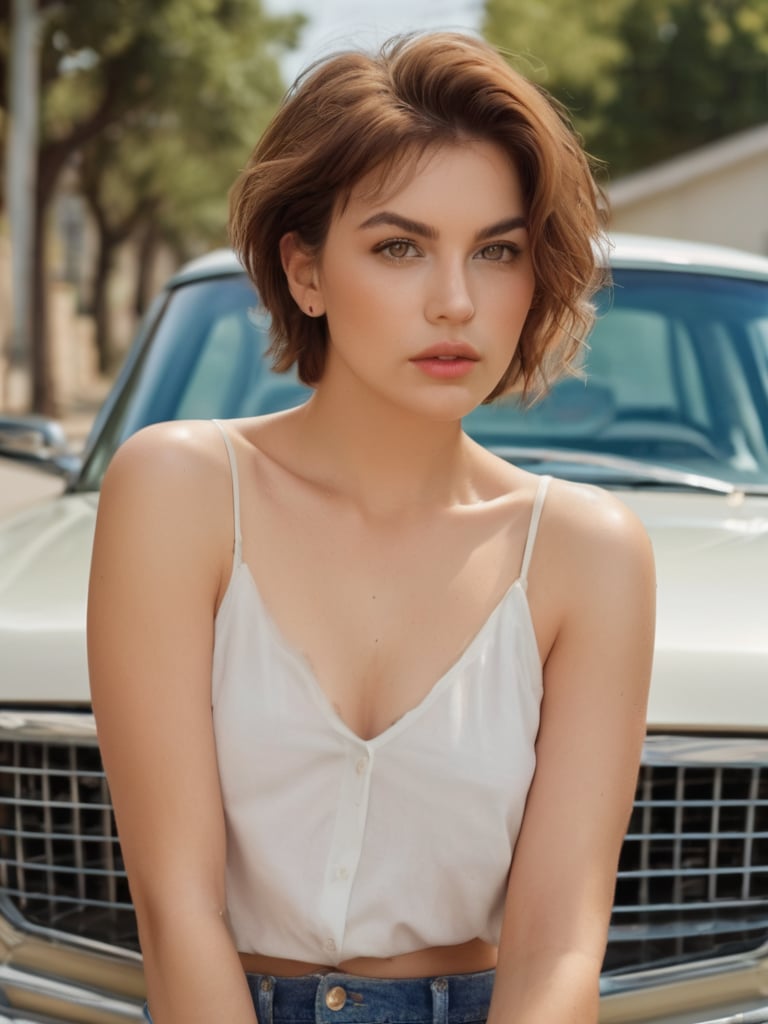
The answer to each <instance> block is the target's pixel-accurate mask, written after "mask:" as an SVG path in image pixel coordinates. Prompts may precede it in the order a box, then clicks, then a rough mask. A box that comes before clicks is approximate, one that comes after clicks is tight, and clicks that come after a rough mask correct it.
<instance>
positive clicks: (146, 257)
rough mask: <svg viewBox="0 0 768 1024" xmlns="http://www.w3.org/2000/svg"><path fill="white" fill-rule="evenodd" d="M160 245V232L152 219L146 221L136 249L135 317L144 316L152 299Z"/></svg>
mask: <svg viewBox="0 0 768 1024" xmlns="http://www.w3.org/2000/svg"><path fill="white" fill-rule="evenodd" d="M159 245H160V232H159V231H158V229H157V224H156V222H155V221H154V219H150V220H148V221H147V223H146V225H145V227H144V230H143V231H142V233H141V238H140V240H139V247H138V254H137V258H138V267H137V273H136V299H135V304H134V308H135V310H136V316H137V317H141V316H143V315H144V313H145V311H146V309H147V306H148V305H149V302H150V299H151V298H152V278H153V271H154V268H155V259H156V257H157V250H158V247H159Z"/></svg>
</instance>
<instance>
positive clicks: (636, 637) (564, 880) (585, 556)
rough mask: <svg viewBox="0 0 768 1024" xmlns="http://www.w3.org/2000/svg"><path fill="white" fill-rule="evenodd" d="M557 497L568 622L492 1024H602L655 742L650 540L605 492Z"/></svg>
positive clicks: (550, 515)
mask: <svg viewBox="0 0 768 1024" xmlns="http://www.w3.org/2000/svg"><path fill="white" fill-rule="evenodd" d="M553 490H554V489H553ZM569 491H570V492H571V493H570V494H569V493H568V492H569ZM551 497H552V500H551V501H550V499H548V502H547V506H546V508H545V516H546V517H547V518H546V520H544V521H543V524H542V525H543V526H544V527H545V529H546V530H547V534H548V538H551V539H552V542H551V543H550V542H549V540H548V543H547V546H546V550H547V554H546V557H545V558H544V560H543V564H542V562H540V564H539V565H538V566H536V568H537V570H540V571H537V573H536V584H537V587H538V588H539V595H542V588H545V590H544V592H543V596H541V600H542V601H546V600H548V599H554V600H555V601H556V603H557V604H558V605H559V612H558V616H557V618H558V625H557V628H556V630H555V639H554V643H553V645H552V648H551V650H550V652H549V655H548V657H547V659H546V663H545V669H544V700H543V704H542V717H541V725H540V730H539V736H538V739H537V744H536V753H537V768H536V774H535V777H534V781H533V784H532V787H531V791H530V794H529V797H528V803H527V805H526V811H525V816H524V820H523V826H522V829H521V833H520V837H519V840H518V843H517V847H516V850H515V855H514V860H513V865H512V871H511V873H510V880H509V887H508V894H507V904H506V912H505V920H504V926H503V930H502V939H501V946H500V950H499V966H498V971H497V979H496V987H495V990H494V996H493V1002H492V1006H491V1013H490V1018H489V1021H490V1024H512V1022H514V1024H595V1022H596V1021H597V1018H598V1002H599V985H598V983H599V975H600V968H601V965H602V960H603V956H604V952H605V944H606V938H607V931H608V922H609V918H610V911H611V906H612V902H613V892H614V884H615V874H616V866H617V862H618V857H619V853H620V850H621V843H622V840H623V837H624V833H625V831H626V826H627V821H628V817H629V813H630V810H631V805H632V798H633V795H634V788H635V782H636V776H637V767H638V762H639V757H640V752H641V748H642V741H643V737H644V735H645V711H646V701H647V691H648V684H649V679H650V667H651V658H652V648H653V624H654V604H655V582H654V572H653V561H652V556H651V551H650V545H649V543H648V540H647V537H646V536H645V533H644V531H643V529H642V527H641V526H640V524H639V523H638V522H637V520H636V519H635V517H634V516H633V515H632V514H631V513H630V512H629V511H628V510H626V509H624V508H623V507H622V506H621V505H620V504H618V503H617V502H615V501H614V500H613V499H612V498H610V497H609V496H607V495H603V494H601V493H600V492H597V491H592V490H583V489H579V490H575V489H572V488H571V487H570V486H569V485H559V486H558V490H557V492H556V493H554V494H552V496H551ZM566 505H567V507H566ZM547 527H548V529H547ZM537 555H538V551H537ZM532 596H533V597H536V596H537V595H532Z"/></svg>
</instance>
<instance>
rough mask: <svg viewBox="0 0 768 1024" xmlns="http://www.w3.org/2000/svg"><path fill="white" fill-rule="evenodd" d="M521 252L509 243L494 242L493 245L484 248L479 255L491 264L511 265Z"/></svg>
mask: <svg viewBox="0 0 768 1024" xmlns="http://www.w3.org/2000/svg"><path fill="white" fill-rule="evenodd" d="M519 252H520V250H519V249H518V248H517V247H516V246H514V245H510V244H509V243H508V242H493V243H492V244H491V245H485V246H483V248H482V249H481V250H480V252H479V254H478V255H479V256H480V258H481V259H484V260H488V261H489V262H491V263H511V262H512V260H513V259H514V258H515V257H516V256H517V255H518V254H519Z"/></svg>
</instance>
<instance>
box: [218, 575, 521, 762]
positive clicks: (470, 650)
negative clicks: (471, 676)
mask: <svg viewBox="0 0 768 1024" xmlns="http://www.w3.org/2000/svg"><path fill="white" fill-rule="evenodd" d="M241 576H242V577H244V578H245V579H246V580H247V581H248V586H249V588H250V590H251V592H252V594H253V595H254V596H255V598H256V600H257V602H258V604H259V607H260V610H261V612H262V614H263V617H264V621H265V622H266V623H267V628H268V629H269V632H270V634H271V636H272V639H273V640H274V641H275V643H276V644H277V646H278V647H279V648H280V650H281V651H282V652H283V653H284V654H285V655H286V656H287V657H288V658H289V659H290V660H291V661H292V662H293V663H294V664H295V665H296V666H297V667H298V668H299V670H300V676H301V678H302V679H303V680H304V681H305V684H306V688H307V690H308V691H309V693H310V695H311V696H312V698H313V699H314V701H315V703H316V704H318V705H319V707H320V710H321V711H322V712H323V714H324V716H325V718H326V719H327V720H328V721H329V723H330V724H331V726H332V727H333V728H334V729H335V730H336V731H337V732H341V733H343V734H344V735H345V736H346V737H347V738H348V739H351V740H353V741H354V742H355V743H356V744H358V745H362V746H363V747H365V748H366V750H368V751H372V750H374V749H375V748H377V747H380V746H383V745H384V744H385V743H387V742H388V741H389V740H391V739H392V738H393V737H394V736H396V735H397V734H398V733H400V732H402V731H403V730H404V729H406V728H407V727H408V725H410V724H411V722H413V721H414V720H415V719H417V718H418V717H420V716H421V714H423V713H424V711H426V709H427V708H428V707H429V706H430V705H431V704H432V703H433V702H434V701H435V700H436V699H437V698H438V697H439V696H440V694H442V693H443V692H445V691H446V690H447V689H449V687H450V685H451V683H452V682H453V680H454V679H455V678H456V677H457V676H458V675H459V673H460V672H461V670H462V669H463V668H465V667H466V665H467V663H469V662H471V661H472V659H473V658H474V657H475V655H476V654H477V652H478V650H479V648H480V647H481V645H482V642H483V640H484V638H485V634H486V633H487V632H488V631H489V630H490V629H491V625H492V623H495V621H496V619H497V618H498V617H499V616H500V615H501V612H502V610H503V609H504V607H505V606H506V605H507V603H508V602H509V600H510V598H511V596H512V595H513V594H520V596H521V597H522V606H523V609H524V612H525V616H524V622H525V628H526V630H527V632H528V634H529V640H530V641H531V643H532V644H533V646H534V650H535V651H536V658H537V662H538V664H539V668H541V662H540V660H539V655H538V644H537V640H536V633H535V629H534V626H533V620H532V618H531V612H530V606H529V604H528V595H527V593H526V589H525V581H524V580H523V578H522V576H517V577H515V579H514V580H513V581H512V583H511V584H510V585H509V587H507V589H506V590H505V591H504V593H503V594H502V596H501V597H500V598H499V600H498V601H497V603H496V604H495V605H494V607H493V608H492V609H491V611H490V613H489V614H488V616H487V617H486V618H485V620H484V621H483V623H482V624H481V625H480V626H479V628H478V629H477V631H476V632H475V633H474V634H473V636H472V637H471V639H470V640H469V642H468V643H467V644H466V646H465V647H464V648H463V650H462V651H461V652H460V653H459V654H458V655H457V656H456V658H455V659H454V660H453V661H452V662H451V664H450V665H449V666H448V668H447V669H446V670H445V671H444V672H443V673H442V675H440V676H439V677H438V678H437V679H436V680H435V682H434V683H433V684H432V685H431V686H430V688H429V689H428V690H427V692H426V693H425V694H424V696H423V697H422V698H421V700H419V701H418V703H417V704H415V705H414V706H413V707H411V708H409V709H408V710H407V711H405V712H404V713H403V714H402V715H401V716H400V717H399V718H397V719H395V721H394V722H392V724H391V725H389V726H387V727H386V728H385V729H383V730H382V731H381V732H379V733H377V734H376V735H375V736H371V737H369V738H368V739H366V738H365V737H363V736H360V735H359V734H358V733H356V732H355V731H354V729H351V728H350V727H349V726H348V725H347V723H346V722H345V721H344V720H343V719H342V718H341V716H340V715H339V713H338V711H337V710H336V708H335V707H334V706H333V704H332V703H331V701H330V699H329V698H328V695H327V694H326V692H325V690H324V689H323V687H322V685H321V683H320V680H319V679H318V677H317V674H316V673H315V671H314V670H313V668H312V666H311V664H310V662H309V659H308V658H307V657H306V655H305V654H304V653H303V652H302V651H301V650H299V648H297V647H296V646H295V645H294V644H292V643H290V642H289V641H288V639H287V638H286V637H285V635H284V633H283V631H282V630H281V629H280V627H279V626H278V625H277V623H276V622H275V620H274V618H273V617H272V615H271V613H270V611H269V608H268V607H267V605H266V604H265V602H264V599H263V597H262V595H261V591H260V590H259V587H258V584H257V583H256V579H255V577H254V575H253V573H252V572H251V568H250V566H249V565H248V563H247V562H245V561H243V560H241V561H240V562H238V564H237V565H235V566H234V567H233V570H232V575H231V576H230V580H229V584H228V585H227V589H226V592H225V594H224V597H223V598H222V601H221V604H220V605H219V609H218V611H217V613H216V618H215V625H216V626H217V627H218V624H219V620H220V618H221V617H222V615H224V614H226V609H227V607H228V606H229V605H230V604H231V602H232V597H231V595H232V593H233V592H234V588H235V585H236V580H237V579H238V578H240V577H241Z"/></svg>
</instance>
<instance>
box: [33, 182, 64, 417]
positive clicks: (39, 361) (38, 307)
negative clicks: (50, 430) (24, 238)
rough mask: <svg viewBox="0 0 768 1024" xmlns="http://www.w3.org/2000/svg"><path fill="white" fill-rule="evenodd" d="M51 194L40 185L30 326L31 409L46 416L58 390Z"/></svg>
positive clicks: (53, 409) (53, 407) (51, 412)
mask: <svg viewBox="0 0 768 1024" xmlns="http://www.w3.org/2000/svg"><path fill="white" fill-rule="evenodd" d="M47 208H48V197H47V196H45V195H44V194H43V191H42V189H41V188H40V187H38V189H37V202H36V203H35V223H34V229H33V239H34V241H33V253H32V301H33V308H32V317H31V325H30V342H31V344H30V357H31V362H32V411H33V412H37V413H40V414H42V415H43V416H56V415H57V414H58V409H57V406H56V392H55V388H54V382H53V373H52V370H51V358H50V345H49V339H48V275H47V273H46V268H47V261H46V258H45V221H46V212H47Z"/></svg>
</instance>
